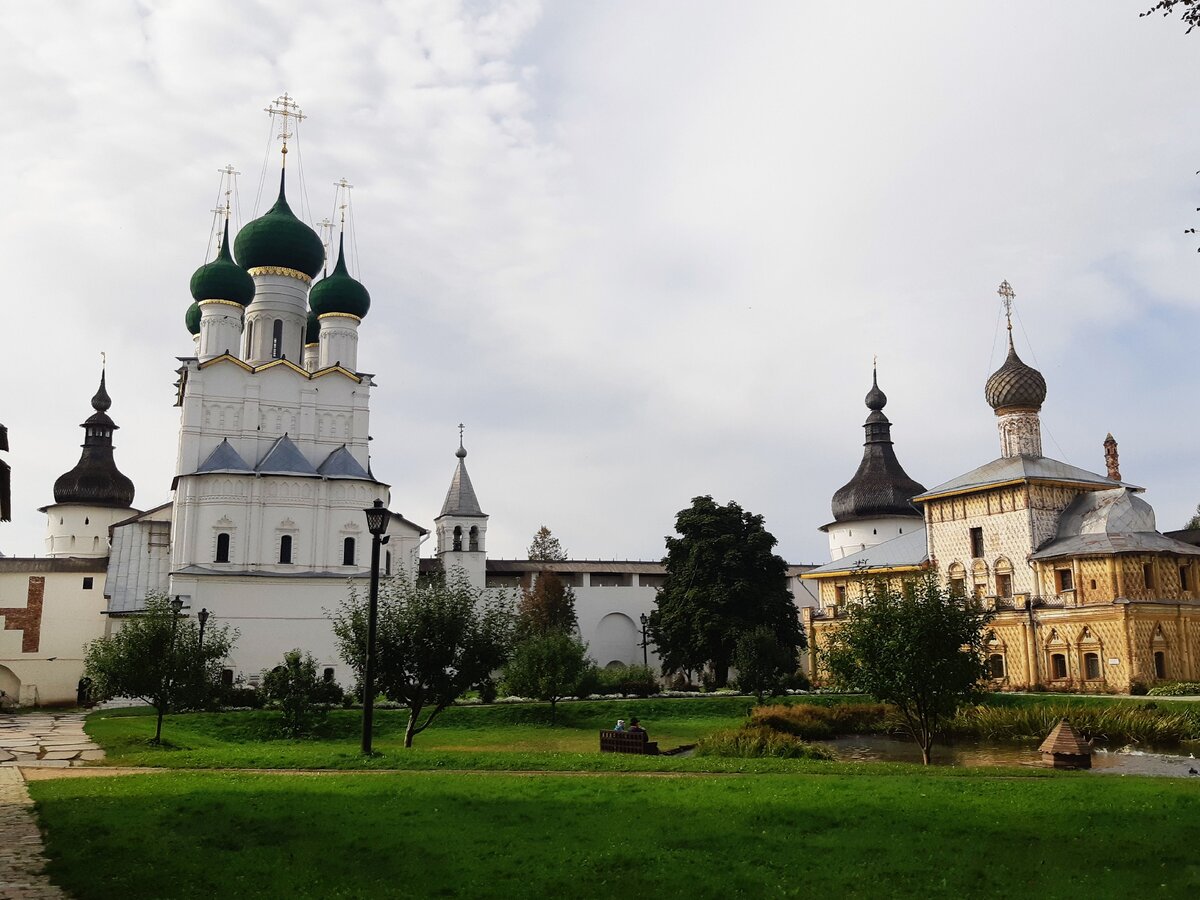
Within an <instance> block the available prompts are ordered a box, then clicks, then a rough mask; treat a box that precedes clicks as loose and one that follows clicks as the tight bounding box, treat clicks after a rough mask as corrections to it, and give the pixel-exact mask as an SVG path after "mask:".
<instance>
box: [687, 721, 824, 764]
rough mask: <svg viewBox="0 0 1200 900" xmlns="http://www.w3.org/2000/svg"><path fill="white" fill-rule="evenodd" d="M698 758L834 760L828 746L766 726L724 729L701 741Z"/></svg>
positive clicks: (697, 753)
mask: <svg viewBox="0 0 1200 900" xmlns="http://www.w3.org/2000/svg"><path fill="white" fill-rule="evenodd" d="M696 755H697V756H728V757H737V758H739V759H760V758H762V757H772V758H775V759H836V758H837V757H836V755H835V754H834V752H833V750H831V749H830V748H829V747H825V746H822V745H821V744H810V743H808V742H806V741H802V740H801V739H800V738H798V737H796V736H795V735H792V734H785V733H783V732H780V731H775V730H774V729H772V728H769V727H767V726H765V725H756V724H751V725H743V726H742V727H741V728H727V729H724V730H722V731H716V732H713V733H712V734H710V735H708V736H706V737H703V738H701V739H700V743H698V744H697V745H696Z"/></svg>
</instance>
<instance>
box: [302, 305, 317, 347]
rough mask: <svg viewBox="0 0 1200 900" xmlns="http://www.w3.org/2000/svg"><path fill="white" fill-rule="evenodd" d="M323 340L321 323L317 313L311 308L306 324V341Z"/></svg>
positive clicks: (310, 342)
mask: <svg viewBox="0 0 1200 900" xmlns="http://www.w3.org/2000/svg"><path fill="white" fill-rule="evenodd" d="M320 342H321V323H320V322H318V321H317V314H316V313H315V312H313V311H312V310H311V309H310V310H309V311H308V322H307V323H305V325H304V343H305V344H306V345H307V344H319V343H320Z"/></svg>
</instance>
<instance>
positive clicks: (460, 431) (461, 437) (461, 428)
mask: <svg viewBox="0 0 1200 900" xmlns="http://www.w3.org/2000/svg"><path fill="white" fill-rule="evenodd" d="M465 427H466V426H464V425H463V423H462V422H459V423H458V442H459V443H460V444H461V443H462V440H463V429H464V428H465Z"/></svg>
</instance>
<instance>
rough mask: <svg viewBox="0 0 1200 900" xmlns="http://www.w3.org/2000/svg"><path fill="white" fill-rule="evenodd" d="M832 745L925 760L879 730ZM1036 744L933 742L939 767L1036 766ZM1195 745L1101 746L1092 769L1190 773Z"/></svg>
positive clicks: (856, 754) (865, 758)
mask: <svg viewBox="0 0 1200 900" xmlns="http://www.w3.org/2000/svg"><path fill="white" fill-rule="evenodd" d="M820 743H822V744H826V745H827V746H830V747H832V748H833V749H834V751H835V752H836V753H837V755H838V758H839V759H844V760H855V761H861V762H912V763H920V762H921V748H919V747H918V746H917V745H916V744H914V743H913V742H912V741H906V740H903V739H901V738H895V737H889V736H887V735H880V734H849V735H844V736H842V737H839V738H833V739H832V740H826V741H821V742H820ZM1037 746H1038V745H1037V744H988V743H983V742H977V741H956V742H955V743H953V744H934V747H933V765H937V766H1038V767H1041V754H1040V753H1038V752H1037ZM1194 752H1195V751H1194V750H1191V749H1188V750H1184V749H1180V748H1179V747H1148V746H1145V745H1138V746H1136V747H1133V746H1129V747H1115V748H1108V747H1098V748H1097V749H1096V751H1095V752H1094V753H1093V754H1092V768H1091V770H1090V771H1092V772H1095V773H1097V774H1100V775H1171V776H1180V777H1186V776H1187V775H1188V774H1189V772H1188V770H1189V769H1192V770H1195V771H1197V772H1200V760H1198V759H1196V758H1195V757H1194V756H1192V755H1191V754H1192V753H1194Z"/></svg>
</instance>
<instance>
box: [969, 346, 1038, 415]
mask: <svg viewBox="0 0 1200 900" xmlns="http://www.w3.org/2000/svg"><path fill="white" fill-rule="evenodd" d="M983 396H984V397H986V398H987V402H988V405H989V406H990V407H991V408H992V409H996V410H999V409H1005V408H1007V407H1029V408H1032V409H1041V406H1042V402H1043V401H1044V400H1045V399H1046V379H1045V378H1043V377H1042V373H1041V372H1039V371H1038V370H1037V369H1035V368H1033V367H1032V366H1027V365H1025V363H1023V362H1021V358H1020V357H1019V356H1017V351H1016V348H1015V347H1013V342H1012V334H1009V336H1008V358H1007V359H1005V360H1004V365H1002V366H1001V367H1000V368H999V369H997V370H996V371H995V372H993V373H992V377H991V378H989V379H988V380H987V384H986V385H985V386H984V388H983Z"/></svg>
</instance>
